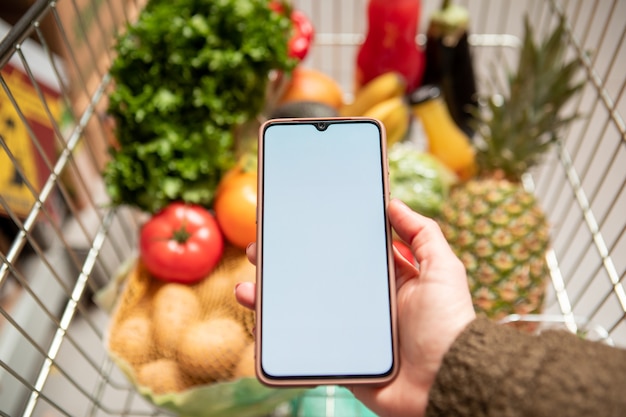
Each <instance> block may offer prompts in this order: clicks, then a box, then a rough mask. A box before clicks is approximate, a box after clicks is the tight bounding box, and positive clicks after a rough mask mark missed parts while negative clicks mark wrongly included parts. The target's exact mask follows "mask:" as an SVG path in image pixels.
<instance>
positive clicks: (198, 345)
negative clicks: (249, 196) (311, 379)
mask: <svg viewBox="0 0 626 417" xmlns="http://www.w3.org/2000/svg"><path fill="white" fill-rule="evenodd" d="M122 277H123V287H122V290H121V292H120V293H119V294H118V295H117V296H116V297H115V308H114V310H113V315H112V318H111V323H110V327H109V332H108V339H107V349H108V351H109V353H110V355H111V357H112V358H113V360H114V361H115V362H116V363H117V364H118V365H119V366H120V368H121V369H122V370H123V371H124V372H125V374H126V375H127V376H128V377H129V379H130V380H131V381H132V382H133V384H134V385H135V386H136V387H137V389H138V391H139V392H140V393H141V394H142V395H144V396H145V397H146V398H148V399H149V400H151V401H152V402H154V403H155V404H156V405H158V406H161V407H164V408H167V409H169V410H171V411H173V412H175V413H178V414H180V415H184V416H186V417H194V416H198V417H200V416H207V417H209V416H210V417H215V416H232V417H244V416H260V415H264V414H267V413H269V412H270V411H272V410H273V409H274V408H275V407H276V406H277V405H278V404H280V403H281V402H284V401H286V400H289V399H290V398H293V397H294V396H296V395H298V394H299V393H300V392H301V390H295V389H270V388H267V387H265V386H263V385H261V384H260V383H259V382H258V381H257V380H256V378H255V377H254V341H253V338H252V329H253V327H254V313H253V312H252V311H250V310H248V309H246V308H244V307H242V306H240V305H239V304H238V303H237V301H236V300H235V297H234V291H233V290H234V287H235V284H236V283H237V282H243V281H254V279H255V272H254V266H253V265H251V264H250V263H249V262H248V260H247V259H246V256H245V254H244V252H243V251H241V250H239V249H235V248H232V247H229V248H227V249H226V251H225V253H224V256H223V258H222V260H221V262H220V264H219V265H218V267H217V268H216V269H215V270H214V271H213V272H212V273H211V274H210V275H209V276H208V277H207V278H206V279H204V280H202V281H201V282H199V283H197V284H194V285H184V284H175V283H164V282H161V281H158V280H156V279H154V278H153V277H151V276H150V274H149V273H148V272H147V270H146V269H145V268H144V267H143V265H142V264H141V262H140V261H134V262H133V263H132V264H131V265H129V266H127V268H126V272H124V273H123V274H122ZM112 285H115V284H112ZM109 290H110V289H109ZM109 294H110V291H109ZM105 298H106V297H104V296H103V295H102V294H100V296H99V299H100V300H101V301H102V300H103V299H105Z"/></svg>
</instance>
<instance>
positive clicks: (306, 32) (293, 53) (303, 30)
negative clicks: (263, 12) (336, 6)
mask: <svg viewBox="0 0 626 417" xmlns="http://www.w3.org/2000/svg"><path fill="white" fill-rule="evenodd" d="M269 6H270V9H272V10H273V11H275V12H277V13H285V9H286V10H287V11H291V13H290V15H289V18H290V19H291V23H292V24H293V34H292V35H291V38H290V39H289V43H288V48H289V56H290V57H292V58H296V59H298V60H300V61H302V60H303V59H304V58H305V57H306V56H307V54H308V53H309V49H310V48H311V44H312V43H313V38H314V36H315V30H314V29H313V24H312V23H311V21H310V20H309V18H308V17H307V16H306V15H305V14H304V13H302V12H301V11H299V10H295V9H291V8H289V7H286V6H285V3H284V2H281V1H271V2H270V4H269Z"/></svg>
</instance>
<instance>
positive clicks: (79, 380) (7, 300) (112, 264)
mask: <svg viewBox="0 0 626 417" xmlns="http://www.w3.org/2000/svg"><path fill="white" fill-rule="evenodd" d="M459 2H460V3H461V4H463V5H465V6H466V7H467V8H468V9H469V11H470V16H471V18H472V20H471V26H470V33H471V36H470V44H471V45H472V52H473V57H474V65H475V67H476V72H477V74H478V83H479V91H480V93H481V94H485V95H494V94H497V92H498V91H503V88H504V85H505V82H506V76H507V71H508V70H509V69H511V68H513V67H514V64H515V57H516V52H517V49H518V48H519V46H520V38H521V35H522V33H523V18H522V17H523V16H524V15H527V16H528V17H529V19H530V21H531V22H532V23H533V25H534V27H536V28H537V32H538V35H540V36H541V35H545V34H547V33H549V31H550V29H551V28H553V27H554V25H555V24H556V23H557V22H558V20H559V18H560V17H565V19H566V32H567V38H568V54H569V56H570V57H577V58H578V59H579V60H580V62H581V64H582V66H583V74H582V76H583V77H584V79H585V86H584V90H583V92H582V94H580V95H579V96H578V98H577V99H576V100H575V101H574V102H572V103H570V106H569V108H568V109H567V110H568V111H570V112H576V113H579V114H580V115H581V116H582V117H580V118H578V119H577V120H576V121H575V122H574V123H572V124H571V125H570V126H569V127H568V128H567V130H566V131H565V132H563V135H562V138H561V141H560V142H559V143H558V145H557V146H555V147H554V148H553V150H552V151H551V152H550V153H549V154H548V155H547V156H546V157H545V160H544V161H543V163H542V164H541V165H540V166H539V167H537V168H536V169H533V171H532V172H530V173H528V175H526V177H525V186H526V187H528V188H529V189H532V190H533V191H534V192H535V193H536V194H537V195H538V196H539V198H540V201H541V204H542V207H543V209H544V210H545V212H546V213H547V215H548V218H549V220H550V223H551V225H552V249H551V251H550V253H549V254H548V261H549V265H550V270H551V277H552V286H551V287H552V288H551V292H550V296H549V297H548V300H547V302H546V309H545V314H544V315H542V316H541V317H536V316H534V317H509V318H508V320H510V321H515V320H541V321H544V322H546V321H548V322H554V323H561V324H563V325H565V326H567V327H568V328H570V329H571V330H578V331H584V332H586V333H589V334H593V337H594V338H597V339H600V340H604V341H605V342H606V343H611V344H615V345H618V346H621V347H625V346H626V319H625V316H626V292H625V291H624V277H625V275H626V256H624V255H625V254H626V233H625V232H626V192H625V191H624V189H625V188H626V187H625V186H626V127H625V124H624V118H623V115H624V114H626V98H625V97H624V90H625V89H626V73H625V72H624V68H626V42H624V41H625V40H626V23H625V22H624V19H623V18H622V17H623V16H626V1H623V0H622V1H618V0H615V1H611V0H603V1H599V2H586V1H583V0H569V1H568V0H550V1H543V0H535V1H532V0H529V1H526V2H516V1H512V0H506V1H494V0H475V1H472V2H469V1H465V2H463V1H459ZM294 3H295V6H296V7H298V8H300V9H301V10H302V11H304V12H305V13H306V14H307V15H308V16H309V17H310V18H311V19H312V21H313V23H314V25H315V28H316V32H317V33H316V40H315V46H314V48H313V50H312V52H311V56H309V57H308V58H307V60H306V61H305V63H304V64H305V65H307V66H311V67H314V68H317V69H319V70H321V71H324V72H326V73H328V74H330V75H332V76H333V77H334V78H335V79H337V80H338V81H339V82H340V84H341V85H342V87H343V88H344V91H346V92H347V94H348V95H349V94H350V92H351V90H352V83H353V75H354V57H355V54H356V48H357V46H358V44H359V43H360V42H361V41H362V40H363V34H364V33H365V31H366V15H365V13H366V0H344V1H342V2H335V1H332V0H318V1H314V0H297V1H295V2H294ZM438 3H439V2H438V1H437V2H431V1H422V13H421V24H420V28H421V31H422V32H423V31H424V29H425V27H426V21H427V18H428V15H429V14H430V12H431V11H432V10H433V9H434V8H436V7H437V6H438ZM29 4H32V5H31V6H30V7H28V8H27V9H26V10H25V11H24V13H23V14H22V16H21V18H20V19H19V20H18V21H17V22H15V23H14V24H13V25H12V26H10V25H8V24H3V26H0V30H1V31H0V36H3V38H2V40H1V41H0V70H1V71H2V72H1V73H0V86H1V89H0V116H1V117H0V180H2V182H0V186H1V187H2V188H1V189H0V212H3V213H4V214H3V215H2V216H0V261H1V263H0V314H1V316H0V415H9V416H17V415H21V416H57V415H58V416H62V415H65V416H83V415H85V416H101V415H115V416H118V415H119V416H131V415H132V416H135V415H163V414H164V412H163V411H162V410H157V409H155V408H154V407H152V406H151V405H150V404H148V403H147V402H145V401H144V400H143V398H142V397H141V396H139V395H138V394H137V393H136V392H135V390H134V389H133V388H132V387H131V385H130V384H129V382H128V381H127V379H126V378H125V376H124V375H123V374H122V373H121V372H120V371H119V370H118V369H117V367H116V366H115V365H114V364H113V363H112V362H111V360H110V359H109V357H108V355H107V353H106V351H105V349H104V342H103V337H104V334H105V333H106V330H105V329H106V325H107V319H108V316H107V313H106V312H105V311H103V310H101V309H100V308H98V307H96V306H95V305H94V304H93V303H92V302H91V298H92V296H93V294H94V293H96V292H97V291H98V290H99V289H101V288H102V287H103V285H105V284H106V283H107V282H108V281H109V280H110V279H111V277H113V276H114V275H115V271H116V270H117V269H118V268H119V266H120V265H122V264H123V263H124V261H125V260H127V259H128V258H129V257H130V256H131V254H132V253H133V252H134V250H135V249H134V248H135V246H136V231H137V229H138V226H139V224H140V221H141V219H140V218H139V216H138V214H137V213H135V212H133V211H131V210H128V209H125V208H113V207H110V206H109V205H108V199H107V196H106V192H105V190H104V186H103V183H102V180H101V176H100V172H101V170H102V167H103V164H104V163H105V161H106V149H107V148H108V146H110V144H111V143H112V142H111V139H110V138H111V124H110V121H109V120H108V118H107V116H106V97H107V92H108V91H109V88H110V78H109V76H108V75H107V68H108V65H109V64H110V62H111V60H112V58H113V51H112V49H111V46H112V45H113V42H114V39H115V36H116V35H117V34H118V33H120V32H121V31H123V30H124V27H125V25H126V24H128V23H130V22H132V21H133V20H134V19H135V18H136V16H137V13H138V12H139V10H141V7H142V1H139V0H134V1H133V0H56V1H55V0H38V1H34V2H30V3H29ZM0 10H2V9H0ZM50 33H54V34H55V36H54V37H53V38H51V36H50V35H49V34H50ZM417 41H418V42H423V41H424V39H423V35H420V36H419V37H418V40H417Z"/></svg>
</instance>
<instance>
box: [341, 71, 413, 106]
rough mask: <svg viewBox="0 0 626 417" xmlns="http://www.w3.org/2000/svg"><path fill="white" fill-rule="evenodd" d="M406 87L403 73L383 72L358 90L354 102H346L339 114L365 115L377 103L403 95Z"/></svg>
mask: <svg viewBox="0 0 626 417" xmlns="http://www.w3.org/2000/svg"><path fill="white" fill-rule="evenodd" d="M405 88H406V81H405V80H404V77H403V76H402V75H401V74H399V73H397V72H393V71H390V72H386V73H384V74H381V75H379V76H378V77H376V78H374V79H373V80H371V81H370V82H369V83H367V84H366V85H364V86H363V87H362V88H361V89H360V90H359V91H357V92H356V95H355V96H354V100H353V101H352V103H349V104H345V105H343V106H342V107H341V108H340V109H339V115H341V116H344V117H353V116H363V114H364V113H365V112H366V111H367V110H368V109H369V108H371V107H373V106H375V105H376V104H378V103H380V102H383V101H385V100H387V99H390V98H392V97H399V96H401V95H403V94H404V91H405Z"/></svg>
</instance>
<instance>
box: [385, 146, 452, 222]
mask: <svg viewBox="0 0 626 417" xmlns="http://www.w3.org/2000/svg"><path fill="white" fill-rule="evenodd" d="M387 157H388V159H389V184H390V190H391V197H393V198H397V199H399V200H402V201H403V202H404V203H405V204H406V205H407V206H409V207H411V209H413V210H415V211H416V212H418V213H420V214H423V215H425V216H428V217H436V216H437V215H439V213H440V212H441V208H442V206H443V203H444V201H445V199H446V197H447V195H448V191H449V189H450V186H451V185H452V184H453V183H454V182H456V176H455V175H454V173H453V172H452V171H450V170H449V169H448V168H446V167H445V166H444V165H443V164H442V163H441V162H439V160H438V159H437V158H435V157H434V156H433V155H430V154H428V153H425V152H423V151H421V150H419V149H417V148H416V147H415V146H414V145H411V144H404V143H398V144H396V145H394V146H392V147H391V149H389V152H388V155H387Z"/></svg>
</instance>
